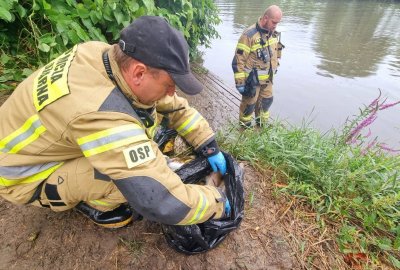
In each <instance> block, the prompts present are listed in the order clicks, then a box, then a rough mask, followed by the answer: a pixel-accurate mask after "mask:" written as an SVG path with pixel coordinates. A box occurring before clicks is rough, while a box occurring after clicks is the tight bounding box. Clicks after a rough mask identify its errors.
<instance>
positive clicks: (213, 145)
mask: <svg viewBox="0 0 400 270" xmlns="http://www.w3.org/2000/svg"><path fill="white" fill-rule="evenodd" d="M200 152H201V154H202V155H203V156H205V157H212V156H215V155H216V154H218V153H219V152H220V150H219V147H218V144H217V141H216V140H212V141H211V142H209V143H208V144H207V145H206V146H204V147H203V148H201V149H200Z"/></svg>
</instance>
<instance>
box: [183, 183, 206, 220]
mask: <svg viewBox="0 0 400 270" xmlns="http://www.w3.org/2000/svg"><path fill="white" fill-rule="evenodd" d="M199 193H200V200H199V203H198V204H197V208H196V211H195V212H194V214H193V216H192V218H191V219H190V220H189V221H188V223H187V224H194V223H196V222H197V221H199V220H200V219H202V218H203V216H204V214H205V212H206V211H207V209H208V207H209V206H210V203H209V202H208V200H207V197H206V195H204V193H203V192H202V191H199Z"/></svg>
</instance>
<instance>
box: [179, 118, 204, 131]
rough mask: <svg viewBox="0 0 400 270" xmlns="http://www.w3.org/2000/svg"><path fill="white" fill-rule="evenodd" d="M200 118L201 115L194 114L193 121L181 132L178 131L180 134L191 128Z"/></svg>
mask: <svg viewBox="0 0 400 270" xmlns="http://www.w3.org/2000/svg"><path fill="white" fill-rule="evenodd" d="M200 117H201V115H200V114H199V113H196V116H195V117H193V119H192V120H191V121H190V122H189V123H187V125H186V126H185V127H183V128H182V129H181V130H178V131H179V132H180V133H185V132H186V131H187V130H188V129H189V128H191V127H192V126H193V125H194V123H196V121H197V120H198V119H199V118H200Z"/></svg>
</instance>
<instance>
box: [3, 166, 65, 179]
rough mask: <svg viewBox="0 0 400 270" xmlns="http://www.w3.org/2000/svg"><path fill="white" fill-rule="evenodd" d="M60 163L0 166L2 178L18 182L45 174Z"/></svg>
mask: <svg viewBox="0 0 400 270" xmlns="http://www.w3.org/2000/svg"><path fill="white" fill-rule="evenodd" d="M59 163H60V162H49V163H45V164H38V165H31V166H0V176H2V177H4V178H8V179H16V180H17V179H21V178H25V177H28V176H32V175H35V174H37V173H40V172H43V171H45V170H47V169H49V168H51V167H53V166H55V165H57V164H59Z"/></svg>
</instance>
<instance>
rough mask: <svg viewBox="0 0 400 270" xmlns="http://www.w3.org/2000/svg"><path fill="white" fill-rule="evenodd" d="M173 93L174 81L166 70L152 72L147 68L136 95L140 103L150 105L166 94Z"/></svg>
mask: <svg viewBox="0 0 400 270" xmlns="http://www.w3.org/2000/svg"><path fill="white" fill-rule="evenodd" d="M174 93H175V83H174V81H173V80H172V78H171V76H170V75H169V74H168V73H167V72H166V71H164V70H159V71H158V72H156V73H152V72H151V71H149V70H147V72H146V73H145V74H144V77H143V82H142V85H141V89H140V91H138V92H137V93H136V96H137V97H138V99H139V101H140V102H141V103H143V104H146V105H151V104H153V103H154V102H156V101H158V100H160V99H162V98H163V97H165V96H166V95H168V96H173V95H174Z"/></svg>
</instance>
